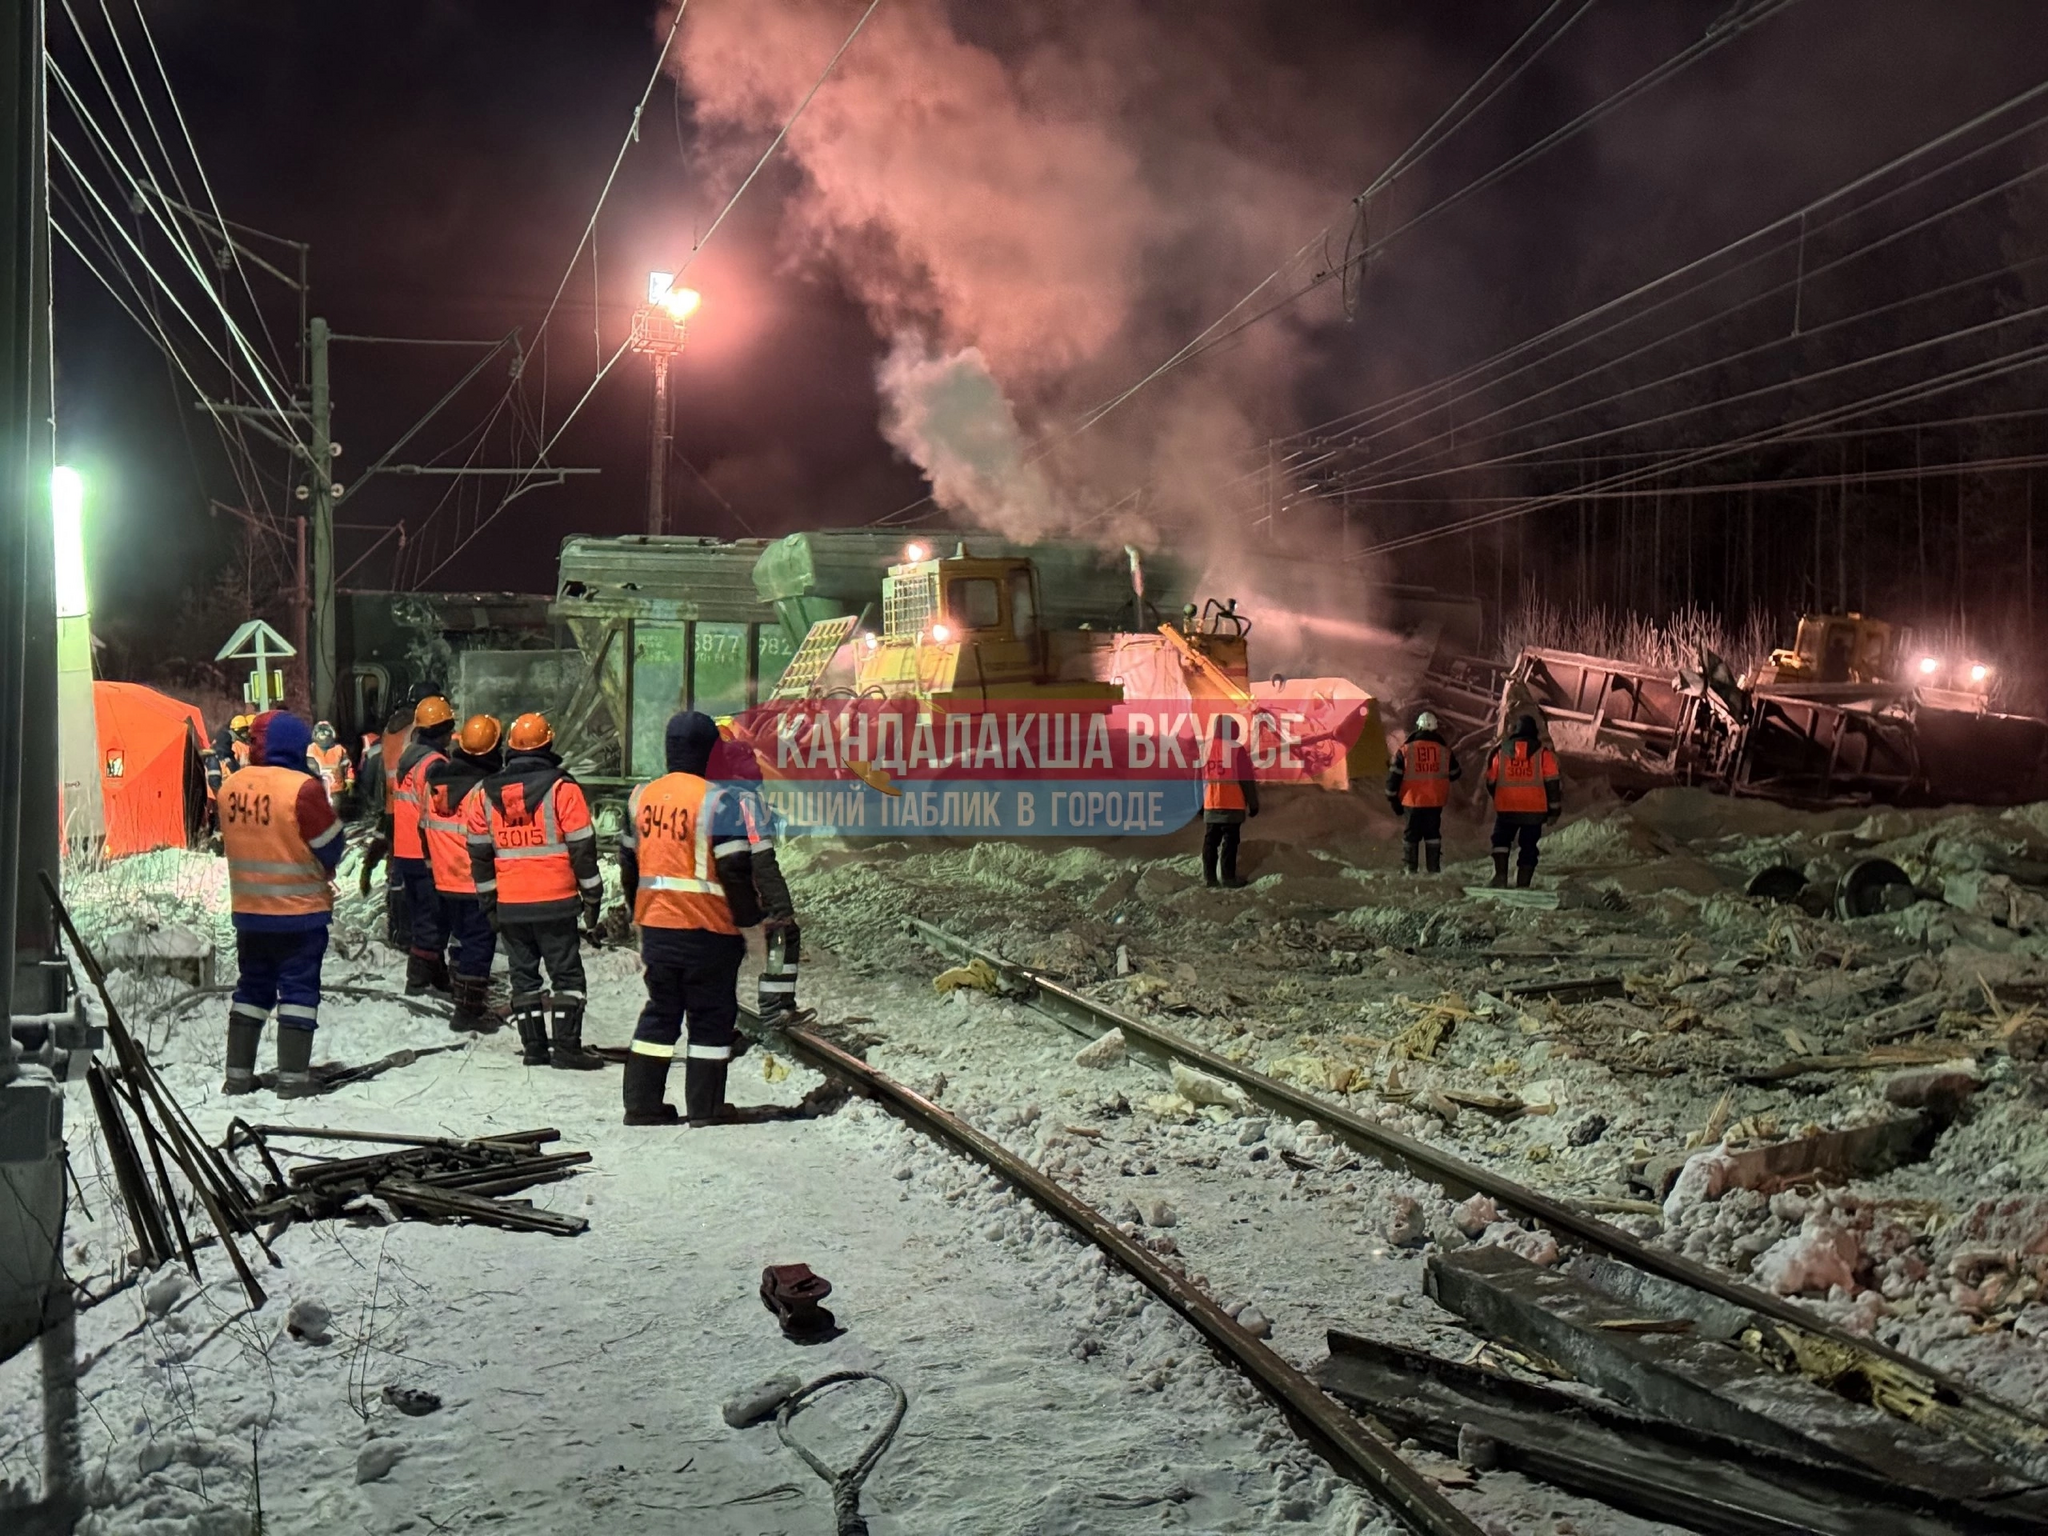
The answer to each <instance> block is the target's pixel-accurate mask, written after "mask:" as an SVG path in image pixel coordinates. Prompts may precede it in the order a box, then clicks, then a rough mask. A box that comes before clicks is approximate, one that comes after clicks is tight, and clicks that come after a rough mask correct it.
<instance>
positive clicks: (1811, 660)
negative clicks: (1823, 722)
mask: <svg viewBox="0 0 2048 1536" xmlns="http://www.w3.org/2000/svg"><path fill="white" fill-rule="evenodd" d="M1904 639H1905V636H1904V633H1903V632H1902V631H1901V630H1899V629H1898V628H1897V627H1895V626H1894V625H1891V624H1887V623H1886V622H1885V621H1884V620H1882V619H1866V618H1865V617H1864V616H1863V615H1862V614H1860V613H1808V614H1802V615H1800V618H1799V632H1798V634H1797V635H1796V636H1795V637H1794V638H1793V642H1792V648H1791V649H1790V650H1789V651H1788V650H1777V651H1773V652H1771V660H1770V665H1769V667H1768V668H1767V669H1765V671H1766V674H1767V675H1761V676H1759V677H1758V679H1757V681H1758V682H1759V683H1772V682H1776V683H1865V684H1868V683H1893V682H1898V681H1900V677H1899V646H1900V645H1901V643H1902V642H1903V641H1904Z"/></svg>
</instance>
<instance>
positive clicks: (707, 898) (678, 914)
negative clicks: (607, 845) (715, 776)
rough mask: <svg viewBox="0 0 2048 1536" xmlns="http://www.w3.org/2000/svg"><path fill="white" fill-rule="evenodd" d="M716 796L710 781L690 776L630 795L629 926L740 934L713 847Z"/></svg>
mask: <svg viewBox="0 0 2048 1536" xmlns="http://www.w3.org/2000/svg"><path fill="white" fill-rule="evenodd" d="M719 794H720V792H719V790H718V789H717V788H715V787H714V786H713V785H712V784H711V783H710V782H709V781H707V780H705V779H700V778H698V777H697V776H696V775H695V774H689V773H671V774H666V775H664V776H663V777H661V778H658V779H656V780H655V781H654V782H653V783H652V784H643V785H641V786H640V787H639V788H638V789H636V790H634V791H633V797H632V799H631V800H630V801H628V802H627V806H626V817H627V823H628V825H629V826H630V827H631V829H632V832H633V835H634V840H635V841H634V847H635V857H636V858H637V859H638V861H639V865H640V886H639V889H638V890H637V891H635V892H634V895H633V921H634V922H636V923H638V924H640V926H641V927H643V928H690V929H696V930H698V931H700V932H708V933H738V932H739V931H740V930H739V925H738V924H737V923H736V922H734V921H733V912H732V903H731V902H730V901H729V900H727V898H726V894H725V887H724V885H722V884H721V883H720V882H719V880H718V865H717V857H718V855H717V851H715V850H714V849H713V848H712V846H711V831H712V827H711V824H712V822H713V820H714V819H715V818H716V817H717V814H718V805H719ZM720 846H721V847H725V846H728V845H725V844H721V845H720ZM741 846H742V847H745V846H747V845H746V844H744V843H742V844H741Z"/></svg>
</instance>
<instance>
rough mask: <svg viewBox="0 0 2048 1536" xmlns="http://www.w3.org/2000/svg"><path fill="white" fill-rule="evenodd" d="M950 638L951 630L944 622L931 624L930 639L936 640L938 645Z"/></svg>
mask: <svg viewBox="0 0 2048 1536" xmlns="http://www.w3.org/2000/svg"><path fill="white" fill-rule="evenodd" d="M952 638H953V631H952V630H951V629H950V628H949V627H948V626H946V625H944V624H934V625H933V626H932V639H934V640H936V641H937V642H938V643H939V644H940V645H944V644H945V643H946V642H947V641H948V640H951V639H952Z"/></svg>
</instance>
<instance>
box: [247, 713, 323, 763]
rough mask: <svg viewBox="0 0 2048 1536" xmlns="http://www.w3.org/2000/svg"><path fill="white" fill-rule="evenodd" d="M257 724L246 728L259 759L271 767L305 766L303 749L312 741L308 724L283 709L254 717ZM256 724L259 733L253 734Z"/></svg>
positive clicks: (255, 731) (311, 731)
mask: <svg viewBox="0 0 2048 1536" xmlns="http://www.w3.org/2000/svg"><path fill="white" fill-rule="evenodd" d="M257 722H258V725H256V726H251V727H250V728H249V736H250V739H251V742H252V744H253V745H254V746H255V748H256V751H257V753H258V754H259V756H260V757H261V759H262V761H263V762H264V763H265V764H267V765H268V766H269V767H272V768H297V769H299V770H301V771H304V770H305V768H306V749H307V748H308V747H310V746H311V745H312V744H313V730H312V727H310V726H309V725H307V724H306V722H305V721H303V720H301V719H300V718H299V717H298V716H297V715H294V714H290V713H288V712H287V711H285V710H282V709H278V710H272V711H271V712H270V713H269V714H267V715H259V716H258V717H257ZM258 726H260V727H261V729H262V734H261V735H260V736H259V735H257V729H258Z"/></svg>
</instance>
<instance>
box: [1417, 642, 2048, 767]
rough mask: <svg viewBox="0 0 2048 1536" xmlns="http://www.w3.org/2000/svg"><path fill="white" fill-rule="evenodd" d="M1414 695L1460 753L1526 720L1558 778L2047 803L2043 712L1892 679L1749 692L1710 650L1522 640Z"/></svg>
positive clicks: (1463, 662)
mask: <svg viewBox="0 0 2048 1536" xmlns="http://www.w3.org/2000/svg"><path fill="white" fill-rule="evenodd" d="M1421 696H1422V699H1423V702H1425V703H1427V704H1428V706H1429V707H1430V708H1431V709H1432V710H1434V711H1435V712H1436V714H1437V715H1438V716H1439V717H1440V718H1441V719H1442V720H1444V721H1445V722H1446V723H1447V724H1448V725H1450V726H1451V727H1453V731H1452V736H1453V741H1452V745H1453V747H1454V748H1455V749H1456V750H1458V751H1459V752H1461V753H1462V754H1464V755H1465V756H1467V757H1473V758H1477V757H1480V756H1482V755H1483V754H1484V752H1485V751H1486V749H1487V748H1488V747H1489V746H1491V745H1492V744H1493V743H1494V742H1495V741H1498V740H1500V739H1501V737H1502V736H1503V735H1504V734H1505V733H1506V732H1507V731H1508V730H1509V729H1510V728H1511V727H1512V726H1513V724H1514V722H1515V720H1516V719H1517V718H1518V717H1519V716H1521V715H1523V714H1535V715H1536V716H1537V717H1538V719H1539V720H1541V721H1542V722H1543V725H1544V728H1545V732H1546V735H1547V737H1548V739H1549V740H1550V742H1551V745H1552V746H1553V747H1554V748H1555V749H1556V751H1557V753H1558V755H1559V757H1560V758H1561V759H1562V760H1563V763H1564V766H1565V770H1566V772H1567V773H1568V774H1571V773H1576V774H1580V775H1591V774H1598V775H1601V776H1603V777H1605V778H1607V779H1608V780H1609V781H1610V782H1612V783H1613V784H1614V786H1615V787H1616V788H1617V789H1620V790H1623V791H1625V792H1628V791H1642V790H1649V789H1656V788H1660V787H1663V786H1666V785H1673V784H1695V785H1699V786H1701V787H1703V788H1706V789H1711V790H1716V791H1719V792H1721V793H1723V794H1730V795H1752V796H1758V797H1761V798H1764V799H1769V800H1778V801H1782V802H1784V803H1786V804H1788V805H1811V806H1823V805H1856V804H1870V803H1881V804H1891V805H1915V804H1941V803H1949V802H1960V803H1970V804H1981V805H2021V804H2026V803H2029V802H2031V801H2035V800H2040V799H2043V798H2048V720H2039V719H2036V718H2034V717H2032V716H2025V715H2005V714H1997V713H1993V712H1990V711H1988V710H1975V709H1955V708H1949V707H1940V706H1936V705H1932V704H1929V703H1928V702H1927V701H1925V700H1923V699H1921V698H1920V697H1919V696H1918V694H1917V693H1916V692H1915V691H1914V690H1911V689H1901V688H1897V687H1890V686H1875V685H1871V686H1862V685H1856V686H1837V685H1826V684H1823V685H1815V684H1801V683H1772V684H1769V685H1765V686H1757V687H1744V686H1743V685H1742V683H1741V682H1740V681H1739V680H1738V679H1737V678H1736V677H1735V676H1734V674H1733V673H1732V671H1731V670H1730V668H1729V667H1728V666H1727V664H1726V663H1725V662H1723V661H1722V660H1721V658H1720V657H1718V656H1716V655H1714V654H1713V653H1712V652H1711V651H1707V652H1702V653H1701V656H1700V665H1699V666H1698V668H1696V669H1694V668H1676V669H1674V668H1670V667H1661V666H1656V665H1649V664H1643V663H1638V662H1631V661H1624V660H1621V659H1618V658H1616V657H1611V656H1586V655H1582V654H1580V653H1578V652H1576V651H1558V650H1549V649H1545V648H1543V647H1540V646H1530V647H1528V648H1526V649H1524V650H1523V651H1522V652H1521V654H1520V655H1518V656H1517V657H1516V658H1515V660H1514V663H1513V664H1512V665H1510V666H1501V665H1500V664H1498V663H1495V662H1491V661H1486V660H1483V659H1480V658H1475V657H1462V658H1454V659H1452V660H1449V661H1445V662H1441V663H1439V664H1438V665H1436V666H1435V667H1433V668H1432V669H1431V670H1430V672H1429V673H1428V674H1427V675H1426V676H1425V677H1424V679H1423V683H1422V687H1421ZM1469 782H1474V783H1476V780H1472V781H1469Z"/></svg>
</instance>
